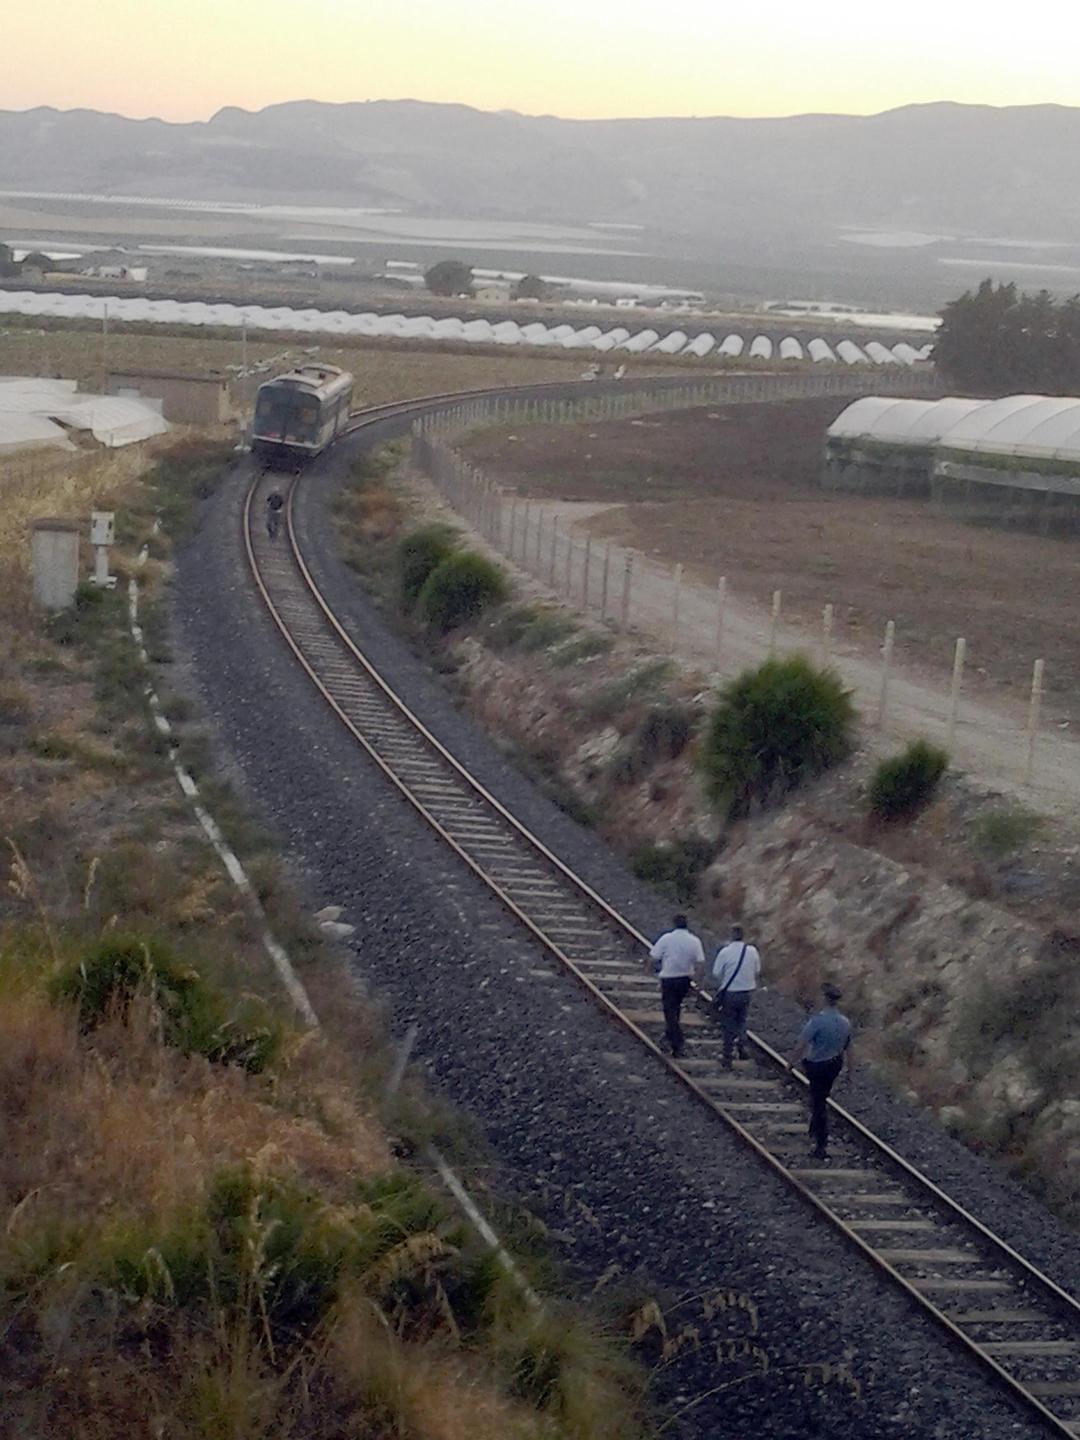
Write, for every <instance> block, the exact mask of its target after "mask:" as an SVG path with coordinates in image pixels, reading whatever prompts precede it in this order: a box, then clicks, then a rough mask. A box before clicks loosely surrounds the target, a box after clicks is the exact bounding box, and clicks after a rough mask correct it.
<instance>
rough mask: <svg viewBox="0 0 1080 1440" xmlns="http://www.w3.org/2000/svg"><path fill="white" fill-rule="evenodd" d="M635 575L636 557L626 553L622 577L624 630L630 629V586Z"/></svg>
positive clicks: (628, 552)
mask: <svg viewBox="0 0 1080 1440" xmlns="http://www.w3.org/2000/svg"><path fill="white" fill-rule="evenodd" d="M633 575H634V557H633V555H631V554H630V551H629V550H627V551H626V555H625V563H624V565H623V577H622V628H623V629H624V630H629V629H630V586H631V583H632V581H633Z"/></svg>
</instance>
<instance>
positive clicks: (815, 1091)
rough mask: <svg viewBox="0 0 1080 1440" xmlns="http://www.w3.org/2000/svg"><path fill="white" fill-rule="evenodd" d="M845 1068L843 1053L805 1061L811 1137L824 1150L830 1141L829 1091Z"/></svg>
mask: <svg viewBox="0 0 1080 1440" xmlns="http://www.w3.org/2000/svg"><path fill="white" fill-rule="evenodd" d="M843 1068H844V1057H843V1055H837V1056H836V1057H835V1059H833V1060H804V1061H803V1069H804V1070H805V1071H806V1078H807V1079H808V1080H809V1081H810V1138H811V1139H812V1140H813V1141H814V1144H815V1145H816V1147H817V1148H818V1149H819V1150H824V1149H825V1147H826V1146H827V1145H828V1143H829V1106H828V1100H829V1091H830V1090H831V1089H832V1087H833V1084H834V1082H835V1080H836V1077H837V1076H838V1075H839V1074H840V1071H841V1070H842V1069H843Z"/></svg>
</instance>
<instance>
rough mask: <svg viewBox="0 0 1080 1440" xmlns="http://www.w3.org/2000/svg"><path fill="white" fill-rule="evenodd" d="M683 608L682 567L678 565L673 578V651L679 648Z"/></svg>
mask: <svg viewBox="0 0 1080 1440" xmlns="http://www.w3.org/2000/svg"><path fill="white" fill-rule="evenodd" d="M681 608H682V566H681V565H676V566H675V569H674V571H673V573H672V577H671V649H672V651H673V652H675V651H677V650H678V648H679V611H680V609H681Z"/></svg>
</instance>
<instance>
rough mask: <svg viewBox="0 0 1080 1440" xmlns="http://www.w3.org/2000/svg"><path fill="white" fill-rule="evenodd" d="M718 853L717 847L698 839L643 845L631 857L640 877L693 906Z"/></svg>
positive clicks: (635, 870)
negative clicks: (698, 890) (709, 867)
mask: <svg viewBox="0 0 1080 1440" xmlns="http://www.w3.org/2000/svg"><path fill="white" fill-rule="evenodd" d="M714 853H715V846H713V845H710V844H709V842H708V841H707V840H700V839H695V838H691V839H689V840H673V841H670V842H668V843H667V844H664V845H642V846H641V848H640V849H638V850H635V851H634V853H633V855H632V856H631V857H630V868H631V869H632V870H633V872H634V874H635V875H636V876H637V877H638V879H639V880H644V881H645V882H646V884H648V885H655V886H656V888H657V889H658V890H664V891H666V892H667V893H668V894H670V895H671V896H672V898H673V899H674V900H676V901H677V902H678V903H679V904H680V905H691V904H693V902H694V899H695V898H696V896H697V888H698V881H699V880H700V878H701V875H702V873H703V872H704V871H705V870H706V869H707V868H708V866H709V864H710V863H711V861H712V858H713V855H714Z"/></svg>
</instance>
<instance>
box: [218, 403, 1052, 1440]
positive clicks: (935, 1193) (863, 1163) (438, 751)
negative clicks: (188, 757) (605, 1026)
mask: <svg viewBox="0 0 1080 1440" xmlns="http://www.w3.org/2000/svg"><path fill="white" fill-rule="evenodd" d="M436 398H442V397H428V398H427V399H426V400H425V401H424V402H417V403H414V404H404V405H389V406H382V407H379V408H378V409H377V410H372V411H368V412H365V413H363V414H362V415H360V416H358V417H356V418H355V420H354V422H353V424H352V425H351V426H350V431H351V432H355V431H358V430H362V429H364V428H367V427H369V426H371V425H374V424H376V423H378V422H379V421H382V420H385V419H387V418H388V417H392V416H395V415H409V414H414V413H417V412H418V410H419V409H421V408H424V407H426V406H428V405H430V404H432V403H434V401H435V399H436ZM445 398H449V397H445ZM269 483H270V482H269V481H268V480H267V478H266V476H265V472H261V473H257V474H256V475H255V476H254V478H253V479H252V481H251V484H250V486H249V489H248V492H247V496H246V500H245V504H244V511H243V517H244V518H243V538H244V545H245V549H246V553H247V559H248V563H249V566H250V570H251V574H252V577H253V580H254V583H255V586H256V588H257V590H258V593H259V595H260V596H261V599H262V601H263V602H264V604H265V605H266V607H267V609H268V611H269V613H270V615H271V617H272V618H273V621H274V623H275V624H276V626H277V628H278V630H279V632H280V634H281V636H282V638H283V639H284V641H285V643H286V645H287V646H288V648H289V649H290V650H291V651H292V653H293V655H294V656H295V658H296V660H297V661H298V662H299V664H300V665H301V666H302V668H303V669H304V671H305V672H306V673H307V675H308V677H309V679H310V680H311V682H312V684H313V685H314V686H315V688H316V689H317V691H318V692H319V693H320V694H321V696H322V697H323V699H324V701H325V702H326V703H327V704H328V705H329V706H330V708H331V709H332V710H333V711H334V713H335V714H336V715H337V717H338V719H339V720H340V722H341V723H342V724H343V725H344V726H345V727H346V729H347V730H348V731H349V733H350V734H351V735H352V736H353V738H354V739H355V741H356V743H357V744H358V745H359V746H360V748H361V749H362V750H363V751H364V752H365V753H366V754H367V755H368V757H369V758H370V760H371V762H372V763H373V764H375V765H376V766H377V767H378V768H379V770H380V771H381V772H382V773H383V775H384V776H385V777H386V779H387V781H388V782H389V783H390V784H391V785H392V786H394V787H395V789H396V790H397V791H398V792H399V793H400V794H401V795H402V797H403V798H404V799H405V800H406V801H407V802H408V803H409V804H410V805H411V806H412V807H413V808H414V809H415V810H416V811H417V812H418V813H419V814H420V815H421V816H422V817H423V818H424V820H425V821H426V822H427V823H428V824H429V825H430V826H431V827H432V828H433V829H434V830H435V832H436V833H437V834H438V835H439V837H440V838H441V839H442V841H443V842H444V843H445V844H446V845H447V846H449V847H450V849H452V850H453V851H454V853H455V854H456V855H457V857H458V858H459V860H460V861H461V863H462V864H464V865H465V866H466V867H468V869H469V870H471V871H472V873H473V874H474V875H475V876H476V877H477V878H478V879H479V880H480V881H482V883H483V884H484V885H486V886H487V887H488V889H489V890H490V891H492V892H493V893H494V895H495V896H497V897H498V900H499V901H500V903H501V904H502V905H503V906H504V907H505V909H506V910H507V911H508V912H509V913H510V914H511V915H512V916H513V917H514V919H515V920H516V921H517V922H518V923H519V924H520V925H521V926H522V927H523V928H524V929H525V930H526V931H528V932H529V933H530V934H531V935H532V937H533V938H534V940H535V941H536V943H537V944H538V945H540V946H541V947H543V949H544V951H545V952H546V954H547V955H548V956H549V957H550V958H551V959H553V960H554V961H556V962H557V964H558V965H559V966H561V967H562V969H563V971H564V972H565V973H566V974H567V975H568V976H570V977H572V979H573V980H574V981H575V982H576V983H577V984H578V985H579V986H581V988H582V989H583V990H584V991H585V992H586V993H587V994H588V995H589V997H590V998H591V999H592V1001H593V1002H594V1003H595V1004H596V1005H597V1006H599V1007H600V1008H601V1009H602V1010H603V1011H604V1012H605V1013H606V1014H607V1016H608V1017H609V1018H610V1020H611V1021H612V1023H614V1024H617V1025H619V1026H621V1027H622V1028H623V1029H624V1030H625V1031H629V1032H630V1033H631V1034H633V1036H634V1037H635V1038H636V1040H637V1041H638V1043H639V1044H640V1045H641V1046H642V1047H643V1048H644V1049H645V1050H647V1051H648V1052H649V1053H650V1054H651V1056H652V1057H653V1059H654V1060H655V1062H656V1063H657V1064H659V1065H663V1066H665V1067H666V1068H667V1069H668V1071H670V1072H671V1074H672V1075H673V1076H674V1077H676V1078H677V1080H678V1082H679V1083H680V1084H681V1085H682V1086H683V1087H684V1088H685V1089H686V1090H687V1091H688V1092H689V1094H690V1095H691V1096H692V1097H693V1099H694V1100H695V1101H696V1102H698V1103H699V1104H700V1105H702V1106H704V1107H706V1108H707V1109H708V1110H709V1111H710V1112H711V1114H712V1115H713V1116H714V1117H715V1119H716V1120H717V1122H718V1123H720V1124H722V1125H724V1126H725V1127H726V1128H727V1129H728V1130H729V1131H731V1132H733V1133H734V1134H735V1135H737V1136H738V1137H739V1139H740V1140H741V1141H742V1142H743V1143H744V1144H745V1145H746V1146H747V1147H748V1148H749V1149H750V1150H752V1151H753V1152H754V1153H755V1154H756V1156H757V1157H758V1160H759V1161H760V1162H761V1163H762V1164H763V1165H765V1166H767V1167H768V1168H769V1169H771V1170H772V1171H773V1172H774V1173H775V1174H776V1175H778V1176H780V1177H781V1178H782V1179H783V1181H784V1182H785V1183H786V1184H787V1185H789V1186H790V1187H791V1188H792V1189H793V1190H795V1191H796V1192H797V1193H798V1194H799V1195H800V1196H801V1197H802V1199H803V1200H804V1201H805V1202H806V1204H807V1205H809V1206H810V1207H812V1209H813V1210H814V1211H815V1212H816V1214H817V1215H818V1216H819V1217H820V1218H821V1219H822V1220H823V1221H824V1222H826V1223H828V1224H829V1225H830V1226H832V1227H833V1229H834V1230H836V1231H838V1232H839V1233H840V1234H841V1235H842V1236H843V1238H844V1239H845V1241H847V1242H848V1244H849V1245H850V1246H851V1247H852V1248H853V1250H855V1251H857V1252H858V1253H859V1254H860V1255H861V1256H862V1257H863V1259H864V1260H865V1261H866V1262H867V1263H869V1264H871V1265H873V1266H874V1267H875V1268H876V1269H877V1270H879V1271H880V1272H883V1273H884V1274H886V1275H887V1276H888V1277H889V1278H890V1279H891V1280H892V1281H893V1282H894V1283H895V1284H896V1285H897V1286H899V1287H900V1288H902V1289H903V1290H904V1291H905V1292H906V1294H907V1295H908V1296H909V1298H910V1299H911V1301H912V1302H913V1303H914V1304H916V1305H917V1306H918V1307H919V1308H920V1309H921V1310H922V1311H923V1312H924V1313H927V1314H929V1315H931V1316H932V1317H933V1319H934V1320H935V1321H936V1322H937V1324H938V1325H939V1326H940V1327H941V1328H942V1330H943V1332H944V1333H945V1334H946V1335H947V1336H948V1338H949V1340H950V1341H951V1342H952V1343H953V1344H955V1345H956V1346H958V1347H960V1348H962V1349H964V1350H965V1351H966V1352H968V1354H969V1355H970V1356H972V1357H973V1358H974V1359H976V1360H977V1361H978V1362H979V1363H980V1364H981V1365H983V1366H985V1367H987V1368H988V1369H989V1370H990V1371H991V1372H992V1373H993V1375H994V1376H995V1377H996V1379H997V1380H998V1381H1000V1383H1001V1384H1002V1385H1003V1386H1005V1387H1006V1388H1007V1389H1008V1390H1009V1391H1011V1393H1012V1394H1013V1396H1014V1397H1015V1398H1017V1399H1018V1400H1019V1401H1021V1402H1022V1403H1023V1405H1024V1406H1025V1407H1026V1408H1027V1409H1028V1411H1029V1412H1031V1413H1032V1414H1033V1415H1034V1416H1036V1417H1038V1420H1039V1421H1041V1422H1042V1425H1043V1426H1044V1428H1045V1430H1046V1432H1047V1433H1049V1434H1054V1435H1059V1436H1072V1437H1080V1302H1078V1301H1077V1300H1076V1299H1075V1298H1074V1297H1073V1296H1071V1295H1069V1294H1068V1293H1067V1292H1065V1291H1064V1290H1062V1289H1061V1288H1060V1287H1059V1286H1058V1285H1056V1284H1055V1282H1054V1281H1053V1280H1051V1279H1050V1277H1049V1276H1047V1275H1044V1274H1043V1273H1042V1272H1040V1271H1039V1270H1038V1268H1037V1267H1036V1266H1034V1265H1032V1264H1031V1263H1030V1262H1028V1261H1027V1260H1025V1259H1024V1257H1023V1256H1022V1255H1020V1254H1019V1253H1017V1252H1016V1251H1015V1250H1014V1249H1013V1248H1012V1247H1011V1246H1009V1245H1008V1244H1007V1242H1006V1241H1004V1240H1003V1239H1001V1238H1000V1237H999V1236H997V1235H995V1234H994V1233H993V1231H992V1229H991V1228H990V1227H989V1226H987V1225H985V1224H983V1223H982V1222H981V1221H980V1220H979V1219H978V1218H977V1217H976V1216H974V1215H973V1214H971V1213H970V1212H969V1211H967V1210H965V1209H964V1208H963V1207H962V1206H960V1205H959V1204H957V1203H956V1202H955V1201H954V1200H952V1199H951V1198H950V1197H949V1196H948V1195H947V1194H946V1193H945V1192H944V1191H943V1190H941V1189H940V1188H939V1187H938V1186H937V1185H935V1184H934V1183H933V1182H932V1181H931V1180H930V1179H929V1178H928V1177H927V1176H925V1175H923V1174H922V1173H921V1172H920V1171H919V1170H918V1169H917V1168H916V1167H915V1166H914V1165H912V1164H911V1163H909V1162H908V1161H907V1160H905V1159H904V1158H903V1157H902V1156H901V1155H899V1154H898V1153H897V1152H896V1151H895V1150H893V1149H892V1148H891V1147H890V1146H889V1145H888V1144H886V1142H884V1141H883V1140H881V1139H880V1138H879V1137H878V1136H876V1135H875V1134H873V1132H872V1131H870V1130H869V1129H868V1128H867V1127H866V1126H864V1125H863V1124H862V1123H861V1122H860V1121H858V1120H857V1119H856V1118H855V1117H854V1116H852V1115H850V1114H849V1113H848V1112H847V1111H846V1110H844V1109H843V1107H842V1106H840V1105H838V1104H837V1103H836V1102H833V1101H830V1105H831V1108H832V1112H833V1121H834V1125H833V1129H834V1141H833V1151H832V1158H831V1160H830V1162H828V1163H826V1164H817V1165H815V1164H814V1163H813V1162H811V1161H809V1160H807V1159H806V1158H805V1157H806V1155H807V1149H808V1147H807V1139H806V1104H805V1100H804V1098H803V1094H802V1092H801V1090H800V1088H799V1087H800V1086H802V1085H804V1084H805V1082H803V1081H802V1077H801V1076H796V1077H794V1078H793V1077H792V1076H791V1075H790V1073H789V1072H788V1071H787V1068H786V1066H785V1064H784V1061H783V1059H782V1057H781V1056H780V1055H779V1054H777V1052H776V1051H775V1050H773V1049H772V1047H771V1046H770V1045H769V1044H768V1043H767V1042H766V1041H765V1040H763V1039H762V1038H761V1037H760V1036H757V1035H752V1036H751V1037H750V1038H751V1044H752V1052H753V1053H752V1058H751V1059H750V1060H748V1061H737V1062H736V1064H735V1068H734V1070H733V1071H731V1072H725V1071H724V1070H722V1069H721V1065H720V1058H721V1057H720V1049H721V1043H720V1036H719V1031H718V1027H716V1026H715V1025H714V1024H713V1022H712V1020H711V1017H710V1016H709V1014H708V1010H707V1002H708V999H709V997H708V995H707V994H706V993H705V992H701V991H699V992H698V994H697V997H696V998H697V1001H698V1006H697V1008H696V1009H691V1010H690V1013H689V1014H688V1015H686V1016H685V1017H684V1023H685V1024H686V1026H687V1029H688V1033H689V1038H690V1041H691V1052H692V1058H688V1059H683V1060H680V1061H676V1060H673V1059H671V1058H670V1057H669V1056H668V1055H667V1054H666V1053H665V1052H664V1051H663V1050H662V1049H661V1046H660V1040H661V1036H662V1031H663V1025H662V1018H661V1015H660V1009H659V1003H658V994H657V984H656V980H655V977H654V976H653V975H652V973H651V967H650V968H648V969H647V968H646V959H647V950H648V945H649V942H648V940H647V939H646V937H645V936H643V935H642V934H641V933H640V932H639V931H638V930H636V929H635V928H634V926H633V925H631V924H630V923H629V921H627V920H626V919H625V918H624V917H623V916H622V915H620V914H619V913H618V912H617V911H616V910H615V909H614V908H613V907H612V906H611V905H609V904H608V903H607V902H606V901H605V900H604V898H603V897H602V896H601V895H599V894H597V892H596V891H595V890H593V889H592V888H591V887H590V886H589V885H588V884H586V883H585V881H584V880H582V879H581V878H580V877H579V876H578V875H576V874H575V873H574V872H573V870H572V869H570V867H569V866H567V865H566V864H564V863H563V862H562V860H560V859H559V857H558V856H557V855H555V854H554V853H552V851H551V850H549V849H548V848H547V847H546V846H545V845H544V844H543V843H542V842H541V841H540V840H539V839H538V838H537V837H536V836H535V835H533V834H531V833H530V831H529V830H527V829H526V828H525V827H524V826H523V825H522V824H521V823H520V822H519V821H518V820H517V819H516V818H515V817H514V815H512V814H511V813H510V812H509V811H508V810H507V809H506V808H505V807H504V806H503V805H502V804H501V803H500V802H499V801H498V800H497V799H496V798H495V797H494V796H493V795H492V794H491V793H490V792H489V791H488V790H487V789H486V788H485V787H484V786H483V785H482V784H481V783H480V782H479V781H478V780H477V779H476V778H475V777H474V776H472V775H471V774H470V773H469V772H468V770H466V768H465V767H464V766H463V765H462V764H460V763H459V761H458V760H457V759H456V758H455V757H454V756H453V755H452V754H450V753H449V751H448V750H446V749H445V748H444V747H443V746H442V745H441V744H440V742H439V741H438V740H437V739H436V737H435V736H434V735H432V734H431V732H430V731H429V730H428V729H427V728H426V727H425V726H424V724H423V722H422V721H421V720H420V719H419V718H418V717H417V716H416V715H414V714H413V713H412V712H411V711H410V710H409V708H408V707H407V706H406V705H405V703H404V702H403V701H402V700H401V699H400V698H399V696H398V695H396V694H395V692H394V690H393V689H392V688H391V686H390V685H388V684H387V682H386V681H385V680H384V679H383V678H382V677H381V676H380V675H379V674H378V672H377V671H376V670H375V669H374V667H373V666H372V665H371V663H370V662H369V661H368V660H367V658H366V657H365V656H364V655H363V654H362V653H361V651H360V650H359V649H358V648H357V647H356V645H355V644H354V643H353V641H352V640H351V639H350V637H349V635H348V633H347V632H346V630H345V628H344V627H343V626H342V625H341V623H340V622H339V621H338V619H337V617H336V616H335V614H334V611H333V608H332V607H331V605H330V604H329V603H328V601H327V600H326V598H325V596H324V595H323V594H322V593H321V591H320V589H319V587H318V585H317V583H316V582H315V579H314V578H313V576H312V574H311V571H310V570H309V568H308V565H307V564H306V562H305V559H304V555H303V553H302V549H301V546H300V544H299V541H298V537H297V532H296V526H295V523H294V513H293V502H294V498H295V480H294V481H293V482H292V483H291V484H290V486H289V490H288V494H287V497H286V512H285V526H284V530H283V533H282V534H281V535H279V536H278V538H277V540H276V541H270V540H269V538H268V537H267V535H266V533H265V528H264V526H263V524H262V506H261V504H260V501H261V499H262V496H263V493H264V491H265V490H266V489H267V488H268V486H269ZM274 483H275V485H276V484H278V483H280V482H277V481H275V482H274Z"/></svg>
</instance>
